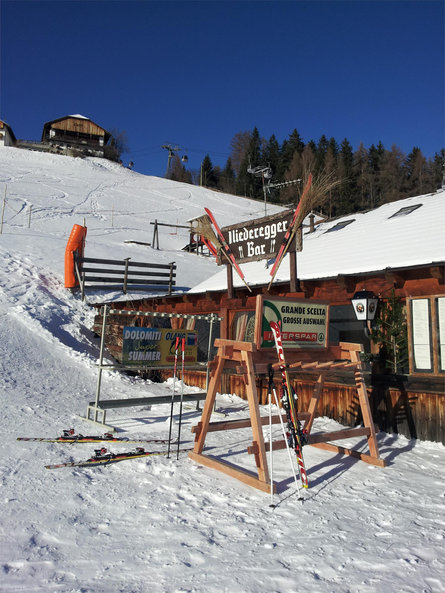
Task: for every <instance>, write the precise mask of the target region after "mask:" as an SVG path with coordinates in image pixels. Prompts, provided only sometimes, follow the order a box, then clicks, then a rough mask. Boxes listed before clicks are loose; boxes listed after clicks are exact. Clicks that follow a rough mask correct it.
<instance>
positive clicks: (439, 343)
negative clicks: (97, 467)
mask: <svg viewBox="0 0 445 593" xmlns="http://www.w3.org/2000/svg"><path fill="white" fill-rule="evenodd" d="M444 206H445V190H439V191H438V192H436V193H434V194H429V195H425V196H418V197H414V198H409V199H406V200H401V201H399V202H393V203H390V204H385V205H383V206H381V207H379V208H377V209H375V210H372V211H369V212H365V213H357V214H352V215H349V216H346V217H342V218H339V219H337V220H331V221H325V222H322V223H321V224H319V225H317V226H316V228H315V229H313V230H312V232H311V229H303V250H302V252H301V253H298V254H297V257H296V258H295V257H294V258H292V257H289V256H286V258H285V259H284V261H283V263H282V265H281V267H280V270H279V273H278V275H277V277H276V279H275V281H274V283H273V284H272V285H271V287H270V290H269V289H268V284H269V279H270V276H269V270H268V269H267V267H266V265H265V261H264V260H263V261H253V262H250V263H247V264H244V265H242V269H243V272H244V274H245V277H246V280H247V282H248V284H249V285H250V287H251V292H250V291H249V290H248V289H247V288H246V287H245V286H244V284H243V283H242V282H241V281H240V280H239V279H238V278H237V277H236V276H235V275H234V276H233V288H232V290H230V291H228V289H227V287H228V283H229V285H230V283H231V274H232V272H231V268H228V269H227V270H226V269H225V266H224V268H223V269H222V270H221V271H220V272H218V273H217V274H215V276H213V277H212V278H209V279H208V280H206V281H205V282H203V283H201V284H200V285H198V286H195V287H194V288H193V289H191V290H190V291H189V292H188V293H186V294H181V295H176V296H175V295H173V296H170V297H156V298H146V299H141V300H131V303H130V302H128V303H125V302H123V303H122V302H120V303H113V307H114V308H122V309H130V310H140V311H157V312H167V313H183V314H207V313H217V314H218V315H220V316H221V317H222V321H221V322H220V325H219V328H218V329H217V332H216V335H215V337H221V338H227V339H233V340H241V341H253V340H254V337H253V336H254V333H255V327H256V326H257V325H258V320H257V319H255V316H256V312H257V306H258V298H259V297H260V298H266V297H267V298H292V299H296V300H298V301H302V300H304V301H307V302H308V303H309V304H310V303H313V304H314V305H316V304H317V303H320V302H322V303H328V304H329V329H328V343H329V344H330V345H331V344H332V345H334V344H338V343H339V342H353V343H360V344H363V345H364V349H365V351H366V353H367V354H368V356H367V362H366V383H367V387H368V391H369V396H370V404H371V409H372V413H373V417H374V421H375V422H376V424H377V425H378V426H379V428H380V429H381V430H383V431H386V432H388V433H399V434H403V435H405V436H407V437H408V438H419V439H424V440H431V441H437V442H442V443H445V389H444V378H445V286H444V262H445V238H444V237H445V233H444V230H445V208H444ZM295 260H296V264H295ZM295 265H296V269H297V273H296V277H297V279H298V280H297V282H296V283H295V280H292V277H294V278H295V274H292V273H291V272H292V267H293V266H295ZM364 289H365V290H367V291H372V292H373V293H374V294H375V295H377V296H378V297H379V301H380V311H381V313H380V315H382V314H383V311H384V310H385V307H386V311H387V313H388V310H389V315H391V308H390V307H389V309H388V304H391V303H392V306H393V309H394V310H395V306H396V304H399V305H400V310H401V311H402V316H401V318H400V319H399V320H398V322H397V323H399V327H397V325H395V326H394V327H395V328H396V331H394V327H393V328H392V330H391V331H389V333H388V335H389V336H391V335H393V336H394V334H397V335H396V340H398V339H399V338H403V336H405V341H406V344H405V346H406V348H405V353H406V354H407V356H406V359H400V358H399V360H398V361H397V364H396V366H395V367H394V366H391V364H389V362H388V360H389V359H390V358H391V357H390V356H388V357H383V356H382V352H385V351H386V352H387V353H388V350H390V347H389V345H388V343H384V341H382V340H380V343H374V342H373V341H372V340H370V339H369V335H368V334H367V332H366V331H365V326H364V323H363V322H362V321H358V320H357V319H356V317H355V314H354V310H353V307H352V304H351V298H352V297H353V296H354V294H355V293H356V292H357V291H361V290H364ZM97 307H98V308H99V305H97ZM378 316H379V314H378ZM144 319H146V318H144ZM134 321H135V324H136V325H137V324H139V323H146V321H142V318H140V319H138V318H137V317H136V316H135V320H134ZM171 323H172V324H175V326H176V327H175V328H178V327H181V319H172V321H171ZM394 323H396V322H394ZM172 326H173V325H172ZM100 327H101V326H100V315H99V314H98V316H97V318H96V331H97V332H98V333H99V332H100V329H99V328H100ZM189 329H192V328H191V327H189ZM196 329H197V330H198V333H201V332H202V333H205V331H206V327H205V326H200V327H196ZM376 331H377V330H376V328H375V327H374V328H371V332H376ZM391 332H392V334H391ZM121 334H122V321H121V319H120V318H119V317H118V316H117V315H116V316H114V318H113V317H111V327H109V332H108V336H107V345H108V348H109V351H110V352H111V353H112V354H113V355H114V356H115V357H116V358H117V359H119V357H120V348H121V344H120V340H121ZM401 341H402V342H403V339H402V340H401ZM402 350H403V349H402ZM389 354H391V352H390V353H389ZM299 356H301V353H299V351H298V350H297V351H289V352H287V351H286V357H287V359H288V362H292V361H295V360H298V359H299ZM313 356H314V358H315V357H316V353H314V354H313ZM309 357H310V354H309ZM306 359H307V358H306ZM185 379H186V382H188V383H189V384H191V385H197V386H199V387H201V388H203V387H205V379H206V377H205V373H203V372H197V371H190V372H187V373H186V375H185ZM292 380H293V381H294V384H295V386H296V388H297V390H298V393H299V402H300V403H299V405H300V406H301V408H302V409H307V404H308V402H309V399H310V396H311V393H312V391H313V388H314V384H315V382H316V377H314V375H312V374H311V372H310V370H302V369H300V370H299V371H298V372H294V373H293V374H292ZM256 381H257V388H258V393H259V394H260V400H261V403H265V402H266V396H267V377H265V376H261V375H258V376H257V378H256ZM223 390H224V392H228V393H236V394H237V395H239V396H241V397H243V396H244V395H245V392H246V388H245V385H244V382H243V379H242V377H241V376H240V375H237V374H236V372H233V373H227V374H225V375H224V377H223ZM318 413H319V414H321V415H325V416H328V417H331V418H333V419H335V420H338V421H339V422H341V423H342V424H344V425H348V426H355V425H357V424H359V423H360V422H361V418H360V411H359V406H358V402H357V399H356V390H355V386H354V378H353V376H351V375H350V374H348V373H347V372H345V371H341V370H339V371H338V372H331V373H330V374H329V375H328V376H327V377H326V382H325V384H324V389H323V394H322V397H321V401H320V405H319V410H318Z"/></svg>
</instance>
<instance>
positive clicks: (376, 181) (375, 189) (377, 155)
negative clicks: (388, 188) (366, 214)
mask: <svg viewBox="0 0 445 593" xmlns="http://www.w3.org/2000/svg"><path fill="white" fill-rule="evenodd" d="M385 152H386V151H385V148H384V146H383V144H382V143H381V142H379V143H378V145H377V147H376V146H374V144H372V145H371V147H370V148H369V150H368V155H369V168H370V181H369V184H370V188H369V190H370V206H371V208H375V207H376V206H378V205H379V204H381V203H383V198H382V183H381V170H382V167H383V161H384V157H385Z"/></svg>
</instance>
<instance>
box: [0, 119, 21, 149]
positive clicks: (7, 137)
mask: <svg viewBox="0 0 445 593" xmlns="http://www.w3.org/2000/svg"><path fill="white" fill-rule="evenodd" d="M16 144H17V139H16V137H15V135H14V132H13V131H12V128H11V126H9V125H8V124H7V123H6V122H5V121H2V120H0V147H2V146H15V145H16Z"/></svg>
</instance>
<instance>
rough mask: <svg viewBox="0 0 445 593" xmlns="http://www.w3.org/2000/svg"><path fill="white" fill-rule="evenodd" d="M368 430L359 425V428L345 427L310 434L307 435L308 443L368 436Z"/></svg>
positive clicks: (313, 443)
mask: <svg viewBox="0 0 445 593" xmlns="http://www.w3.org/2000/svg"><path fill="white" fill-rule="evenodd" d="M370 432H371V430H370V429H369V428H367V427H363V426H361V427H359V428H345V430H335V431H332V432H323V433H320V434H310V435H309V436H308V445H315V444H316V443H327V442H328V441H339V440H340V439H351V438H353V437H362V436H369V434H370Z"/></svg>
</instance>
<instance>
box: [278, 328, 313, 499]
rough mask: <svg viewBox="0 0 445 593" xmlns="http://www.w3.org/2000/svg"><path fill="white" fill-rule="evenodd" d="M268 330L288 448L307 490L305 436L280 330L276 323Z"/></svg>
mask: <svg viewBox="0 0 445 593" xmlns="http://www.w3.org/2000/svg"><path fill="white" fill-rule="evenodd" d="M270 328H271V330H272V333H273V336H274V339H275V346H276V348H277V354H278V360H279V362H280V371H281V380H282V394H281V402H282V404H283V407H284V410H285V412H286V415H287V420H288V430H289V439H288V440H289V446H290V447H292V448H293V449H294V450H295V453H296V455H297V462H298V471H299V473H300V478H301V483H302V485H303V488H308V487H309V484H308V479H307V473H306V467H305V465H304V459H303V445H302V443H303V441H304V440H305V436H304V434H303V432H302V430H301V427H300V422H299V420H298V413H297V406H296V402H295V394H294V392H293V390H292V387H291V384H290V381H289V375H288V374H287V371H286V360H285V358H284V350H283V342H282V338H281V328H280V326H279V325H278V323H275V322H274V321H270Z"/></svg>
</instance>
